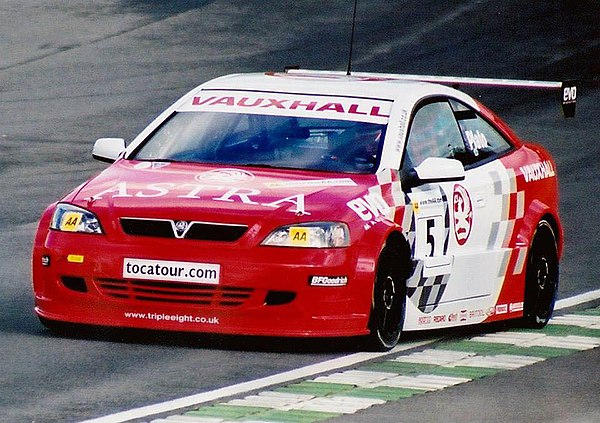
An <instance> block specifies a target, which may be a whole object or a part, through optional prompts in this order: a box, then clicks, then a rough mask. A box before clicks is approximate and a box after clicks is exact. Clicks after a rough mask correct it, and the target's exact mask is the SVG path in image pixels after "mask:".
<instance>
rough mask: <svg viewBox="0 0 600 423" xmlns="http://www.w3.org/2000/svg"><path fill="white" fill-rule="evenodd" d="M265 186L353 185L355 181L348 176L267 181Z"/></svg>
mask: <svg viewBox="0 0 600 423" xmlns="http://www.w3.org/2000/svg"><path fill="white" fill-rule="evenodd" d="M265 186H266V187H267V188H310V187H354V186H356V182H354V181H353V180H352V179H350V178H336V179H315V180H309V181H302V180H299V181H282V182H267V183H265Z"/></svg>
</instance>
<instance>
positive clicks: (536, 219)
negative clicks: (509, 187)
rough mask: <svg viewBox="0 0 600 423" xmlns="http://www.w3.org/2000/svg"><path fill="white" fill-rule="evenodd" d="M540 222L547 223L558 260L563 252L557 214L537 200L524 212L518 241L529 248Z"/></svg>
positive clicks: (560, 228)
mask: <svg viewBox="0 0 600 423" xmlns="http://www.w3.org/2000/svg"><path fill="white" fill-rule="evenodd" d="M542 221H546V222H548V224H549V225H550V228H551V229H552V232H554V236H555V240H556V248H557V252H558V258H559V259H560V258H561V257H562V252H563V228H562V225H561V223H560V219H559V218H558V213H557V212H556V211H555V210H553V209H552V208H550V207H549V206H548V205H546V204H544V203H542V202H541V201H539V200H534V201H533V202H532V203H531V204H530V206H529V207H528V209H527V211H526V212H525V218H524V219H523V223H522V225H521V229H520V231H519V235H518V240H519V242H520V243H522V244H525V245H527V246H531V242H532V241H533V237H534V236H535V234H536V231H537V229H538V226H539V224H540V222H542Z"/></svg>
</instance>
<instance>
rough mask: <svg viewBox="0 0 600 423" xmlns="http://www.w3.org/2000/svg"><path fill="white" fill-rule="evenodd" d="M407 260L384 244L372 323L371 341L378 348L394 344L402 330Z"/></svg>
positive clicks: (378, 269)
mask: <svg viewBox="0 0 600 423" xmlns="http://www.w3.org/2000/svg"><path fill="white" fill-rule="evenodd" d="M404 262H405V260H402V257H401V254H400V253H399V251H397V250H395V249H394V248H388V247H386V248H384V250H383V251H382V252H381V255H380V257H379V263H378V265H377V274H376V277H375V286H374V288H373V300H372V305H371V317H370V323H369V328H370V331H371V334H370V336H369V344H370V347H371V348H372V349H374V350H377V351H388V350H390V349H392V348H394V346H396V344H397V343H398V340H399V339H400V335H401V334H402V326H403V325H404V312H405V301H406V276H405V273H406V269H403V264H404Z"/></svg>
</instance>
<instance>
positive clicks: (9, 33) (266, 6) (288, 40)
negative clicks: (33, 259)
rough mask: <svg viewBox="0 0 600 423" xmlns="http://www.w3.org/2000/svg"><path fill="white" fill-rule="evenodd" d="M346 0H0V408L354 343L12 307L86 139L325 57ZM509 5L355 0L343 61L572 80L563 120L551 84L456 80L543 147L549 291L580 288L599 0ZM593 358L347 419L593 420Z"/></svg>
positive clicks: (242, 376) (144, 388)
mask: <svg viewBox="0 0 600 423" xmlns="http://www.w3.org/2000/svg"><path fill="white" fill-rule="evenodd" d="M351 3H352V2H350V1H341V0H339V1H338V0H335V1H333V0H330V1H328V2H327V3H326V4H325V2H322V1H320V2H318V1H296V2H293V3H292V2H277V1H271V0H260V1H259V0H251V1H243V2H241V1H239V2H234V1H225V0H218V1H183V0H172V1H169V2H163V1H159V0H154V1H135V0H100V1H94V2H88V1H84V0H72V1H69V2H63V1H59V0H45V1H42V0H4V1H3V2H2V4H0V49H1V50H0V137H1V138H0V421H3V422H4V421H6V422H32V421H35V422H71V421H81V420H84V419H89V418H93V417H98V416H103V415H107V414H111V413H114V412H117V411H121V410H127V409H131V408H134V407H139V406H144V405H148V404H152V403H156V402H161V401H165V400H169V399H173V398H179V397H183V396H187V395H191V394H196V393H199V392H204V391H209V390H213V389H216V388H220V387H225V386H229V385H233V384H236V383H240V382H244V381H248V380H253V379H257V378H261V377H265V376H269V375H272V374H276V373H281V372H283V371H287V370H292V369H295V368H298V367H302V366H306V365H310V364H314V363H318V362H321V361H324V360H327V359H332V358H335V357H340V356H343V355H345V354H348V353H353V352H356V345H355V344H354V343H353V341H352V340H350V341H345V342H341V341H336V340H331V341H326V342H323V341H318V342H311V341H298V342H297V341H286V342H282V341H281V340H269V339H256V338H229V337H218V338H214V337H209V338H203V339H197V338H195V337H181V336H172V335H166V334H159V333H144V334H140V333H133V334H132V333H126V332H123V333H104V334H96V335H95V336H80V337H70V338H68V337H58V336H54V335H51V334H50V333H48V332H47V331H46V330H45V329H44V328H43V327H42V326H41V325H40V324H39V322H38V321H37V319H36V318H35V316H34V314H33V312H32V307H33V301H32V293H31V284H30V270H29V267H30V265H29V260H30V250H31V243H32V239H33V233H34V230H35V227H36V221H37V219H38V217H39V215H40V214H41V212H42V211H43V209H44V208H45V206H46V205H47V204H49V203H50V202H52V201H54V200H56V199H57V198H59V197H61V196H62V195H63V194H65V193H66V192H68V191H69V190H70V189H71V188H72V187H74V186H76V185H78V184H79V183H81V182H82V181H84V180H85V179H86V178H88V177H89V176H91V175H93V174H95V173H96V172H98V171H99V170H101V169H102V168H103V165H102V164H100V163H98V162H94V161H93V160H92V159H91V155H90V151H91V146H92V144H93V142H94V140H95V139H97V138H99V137H104V136H119V137H123V138H126V139H127V140H131V139H132V138H133V137H134V136H135V134H136V133H137V132H138V131H140V130H141V129H142V128H143V127H144V126H145V125H146V124H147V123H148V122H149V121H150V120H151V119H152V118H153V117H154V116H156V115H157V114H158V113H159V112H160V111H161V110H162V109H163V108H164V107H166V106H167V105H168V104H170V103H171V102H172V101H174V100H175V99H176V98H178V97H179V96H180V95H182V94H183V93H185V92H186V91H188V90H189V89H190V88H192V87H194V86H196V85H198V84H199V83H201V82H204V81H205V80H207V79H210V78H212V77H215V76H219V75H222V74H226V73H235V72H245V71H264V70H279V69H282V68H283V67H284V66H285V65H289V64H301V65H302V66H303V67H306V68H317V69H334V70H344V69H345V67H346V61H347V51H348V48H347V47H348V38H349V37H348V30H349V27H350V23H349V18H350V15H351V10H350V7H351ZM525 4H526V3H525V2H521V1H516V0H511V1H503V2H494V1H491V0H490V1H485V0H481V1H451V2H444V4H443V5H442V4H440V2H435V1H432V0H425V1H420V2H396V1H390V2H377V1H374V0H372V1H368V0H361V1H360V2H359V11H358V21H357V33H356V45H355V54H354V61H353V63H354V69H355V70H360V71H374V72H375V71H381V72H401V73H425V74H445V75H461V76H488V77H510V78H524V79H546V80H561V79H564V78H569V77H577V78H580V79H582V80H584V82H583V83H582V85H581V87H580V91H579V93H580V94H579V97H578V115H577V117H576V118H575V119H572V120H563V119H562V118H561V117H560V112H559V109H558V106H557V101H556V98H555V97H556V96H554V95H547V94H538V93H531V92H528V93H522V92H519V91H514V90H501V91H493V92H488V91H485V92H483V91H481V92H479V91H478V92H477V93H476V94H478V95H480V96H481V99H482V100H483V101H484V103H486V104H488V105H489V106H491V107H492V108H493V109H495V110H496V111H498V112H499V114H500V115H501V116H502V117H503V118H504V119H505V120H506V121H507V122H508V123H509V124H510V125H511V126H512V127H513V129H515V130H516V132H517V133H518V134H520V135H521V136H522V137H523V138H525V139H532V140H536V141H538V142H540V143H541V144H543V145H544V146H545V147H547V148H548V149H549V150H550V151H551V152H552V154H553V155H554V157H555V158H556V160H557V164H558V172H559V176H560V181H561V211H562V218H563V223H564V225H565V231H566V238H565V241H566V246H565V247H566V248H565V255H564V257H563V262H562V267H561V286H560V291H559V297H561V298H566V297H569V296H572V295H576V294H580V293H583V292H588V291H591V290H595V289H598V288H599V287H600V286H599V285H600V284H599V277H598V270H597V269H598V268H597V265H598V263H599V262H600V253H599V252H598V251H599V247H600V243H599V239H600V230H599V226H598V220H599V219H598V218H599V217H600V212H599V210H600V195H598V189H599V187H600V184H599V182H600V177H599V176H598V174H599V173H598V172H599V171H600V159H599V158H600V143H599V142H598V141H599V140H598V134H599V133H600V89H599V88H598V77H599V75H600V27H599V26H598V21H599V20H600V16H599V12H598V11H599V10H600V4H599V3H598V1H592V0H583V1H562V2H559V1H558V0H555V1H549V2H533V4H529V2H527V6H525ZM419 336H424V337H425V339H427V336H429V335H426V334H425V335H419ZM421 339H422V338H421ZM598 374H600V352H599V351H598V349H596V350H593V351H591V352H586V353H577V354H574V355H571V356H569V357H563V358H560V359H553V360H548V361H547V362H544V363H541V364H538V365H534V366H530V367H527V368H525V369H522V370H518V371H512V372H508V373H504V374H502V375H499V376H494V377H490V378H486V379H483V380H481V381H477V382H473V383H469V384H466V385H464V386H461V387H456V388H453V389H450V390H447V391H443V392H441V393H436V394H434V395H425V396H421V397H418V398H415V400H414V401H410V402H409V403H408V402H406V401H405V402H402V403H401V404H402V407H400V406H399V405H398V404H393V403H392V404H388V405H385V406H382V407H380V408H375V409H373V410H370V411H367V412H361V413H359V414H356V415H354V416H353V417H352V419H353V420H352V421H367V420H371V419H378V420H382V421H399V420H400V421H430V422H434V421H449V420H450V421H472V420H483V421H541V420H543V421H547V422H548V421H555V422H568V421H585V422H592V421H598V420H599V419H600V417H599V416H600V404H599V401H598V400H599V398H600V386H599V385H598V380H597V377H596V375H598Z"/></svg>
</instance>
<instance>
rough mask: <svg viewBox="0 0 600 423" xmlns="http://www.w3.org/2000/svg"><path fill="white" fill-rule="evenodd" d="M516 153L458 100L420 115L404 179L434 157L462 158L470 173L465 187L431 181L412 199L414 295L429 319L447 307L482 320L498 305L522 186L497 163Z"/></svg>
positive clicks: (422, 108)
mask: <svg viewBox="0 0 600 423" xmlns="http://www.w3.org/2000/svg"><path fill="white" fill-rule="evenodd" d="M510 148H511V146H510V144H508V143H507V142H506V140H504V138H503V137H502V136H501V135H500V134H499V133H497V132H495V131H494V130H493V127H492V126H491V125H489V124H488V123H487V122H485V121H484V120H483V119H482V118H481V117H479V116H478V115H477V114H476V113H475V112H474V111H473V110H470V109H468V108H466V107H465V106H463V105H462V104H460V103H458V102H455V101H453V100H450V99H445V98H440V99H435V100H429V101H427V102H425V103H423V104H421V105H419V107H418V108H417V109H416V111H415V113H414V114H413V119H412V122H411V126H410V130H409V135H408V139H407V145H406V150H405V155H404V158H403V164H402V174H404V175H406V174H410V172H411V171H412V170H413V169H414V168H415V167H417V166H419V164H421V163H422V162H423V160H425V159H426V158H428V157H439V158H450V159H456V160H459V161H460V162H461V163H462V164H463V165H464V167H465V177H464V180H460V181H444V180H441V181H437V182H436V181H433V182H428V183H424V184H419V185H417V186H415V187H412V188H411V189H410V190H409V192H407V195H408V198H409V200H410V203H411V205H412V211H413V221H412V227H411V231H410V234H412V236H413V238H412V239H411V245H412V249H413V257H414V260H415V267H414V273H413V275H412V277H411V278H410V279H409V281H408V282H407V288H408V296H409V298H410V300H411V301H412V302H413V304H414V305H415V306H416V307H417V308H418V309H419V311H421V312H422V313H426V314H428V313H432V312H433V311H434V310H436V309H437V308H438V307H439V306H440V305H443V306H444V313H445V316H450V315H454V316H456V314H455V313H456V311H460V312H463V311H465V312H467V311H468V313H467V314H468V315H472V316H471V317H482V316H478V315H477V313H479V314H482V313H485V312H486V310H487V309H488V308H489V307H490V306H491V305H492V304H495V300H496V298H495V297H494V296H495V295H497V292H498V286H499V284H500V283H501V281H500V276H499V275H503V274H504V273H503V267H505V266H506V261H507V248H506V243H507V240H506V239H505V238H506V233H507V232H508V231H507V229H508V228H507V227H506V219H505V218H504V215H505V214H506V200H507V198H506V195H507V193H510V192H512V190H513V187H511V185H512V184H513V182H514V178H513V179H512V180H511V176H510V175H509V174H508V173H507V172H506V169H504V167H503V166H502V164H501V163H500V162H499V161H498V160H495V158H497V157H498V156H499V155H500V154H503V153H504V152H506V151H508V150H510ZM461 314H462V313H461ZM476 315H477V316H476ZM423 321H424V322H426V323H430V322H429V321H428V320H425V319H424V320H423Z"/></svg>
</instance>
